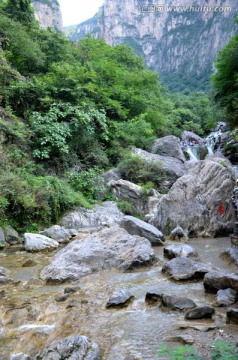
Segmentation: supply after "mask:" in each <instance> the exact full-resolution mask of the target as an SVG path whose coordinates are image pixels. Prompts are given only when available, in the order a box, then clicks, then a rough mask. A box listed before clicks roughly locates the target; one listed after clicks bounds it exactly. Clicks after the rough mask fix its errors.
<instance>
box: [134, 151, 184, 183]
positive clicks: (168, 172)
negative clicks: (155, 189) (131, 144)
mask: <svg viewBox="0 0 238 360" xmlns="http://www.w3.org/2000/svg"><path fill="white" fill-rule="evenodd" d="M132 153H133V154H136V155H139V156H140V157H141V158H142V159H143V160H144V161H146V162H149V163H157V164H160V165H161V167H162V169H163V171H164V172H165V182H164V187H167V188H169V187H171V185H172V184H173V183H174V182H175V181H176V180H177V179H178V178H180V177H181V176H183V175H184V174H185V173H186V172H187V168H186V166H185V164H184V163H183V161H181V160H179V159H176V158H175V157H171V156H161V155H158V154H151V153H149V152H147V151H145V150H141V149H137V148H135V149H133V150H132ZM151 181H153V178H152V179H151Z"/></svg>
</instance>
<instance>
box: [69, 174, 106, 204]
mask: <svg viewBox="0 0 238 360" xmlns="http://www.w3.org/2000/svg"><path fill="white" fill-rule="evenodd" d="M68 179H69V183H70V185H71V186H72V188H73V189H74V190H76V191H79V192H81V193H82V194H83V195H84V196H85V197H87V199H88V200H89V201H91V202H95V200H99V197H100V192H102V191H105V190H106V187H105V184H104V180H103V178H102V177H101V176H100V169H99V168H92V169H89V170H84V171H81V172H78V173H76V172H71V173H69V174H68Z"/></svg>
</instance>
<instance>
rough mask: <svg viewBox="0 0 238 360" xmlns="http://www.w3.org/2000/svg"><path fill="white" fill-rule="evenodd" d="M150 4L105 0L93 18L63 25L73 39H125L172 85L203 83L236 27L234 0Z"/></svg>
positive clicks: (139, 0)
mask: <svg viewBox="0 0 238 360" xmlns="http://www.w3.org/2000/svg"><path fill="white" fill-rule="evenodd" d="M159 4H160V7H161V6H163V7H164V9H165V8H166V7H171V6H175V5H176V6H177V7H178V6H183V7H184V6H188V7H190V6H191V5H193V3H192V2H191V0H177V1H175V0H167V1H166V4H165V0H161V1H160V2H159ZM153 6H154V5H153V4H152V2H151V1H150V0H145V1H143V0H130V1H128V0H120V1H119V0H105V4H104V5H103V6H102V7H101V8H100V10H99V12H98V13H97V14H96V15H95V16H94V17H93V18H91V19H89V20H87V21H85V22H83V23H81V24H79V25H77V26H74V27H71V28H66V29H65V31H66V33H67V35H68V36H69V38H70V39H71V40H73V41H77V40H78V39H81V38H84V37H85V36H86V34H91V35H92V36H93V37H95V38H102V37H103V38H105V40H106V42H107V43H109V44H111V45H117V44H121V43H127V44H129V45H130V46H131V47H133V48H134V50H135V51H136V52H137V53H138V54H139V55H140V56H142V57H143V58H144V59H145V62H146V63H147V65H148V66H149V67H150V68H151V69H152V70H154V71H158V72H159V73H160V74H161V77H162V79H166V82H167V84H168V85H170V86H171V88H172V89H173V88H174V90H176V86H177V85H176V84H177V83H178V82H180V84H183V87H184V88H185V87H186V86H187V87H189V88H192V87H195V88H199V87H201V88H206V86H207V84H208V83H209V76H210V75H211V73H212V72H213V62H214V60H215V58H216V56H217V53H218V51H219V50H220V49H222V48H223V47H224V46H225V45H226V44H227V43H228V41H229V39H230V38H231V36H232V35H233V34H235V32H236V31H237V25H235V22H234V20H235V15H236V14H237V13H238V1H237V0H200V1H199V7H202V6H206V7H210V6H212V7H215V6H216V7H217V10H218V11H201V10H200V11H164V12H158V11H156V10H155V11H153ZM194 6H196V4H195V5H194ZM221 8H223V9H225V8H227V11H221V10H222V9H221ZM141 9H144V10H145V11H141ZM146 10H147V11H146Z"/></svg>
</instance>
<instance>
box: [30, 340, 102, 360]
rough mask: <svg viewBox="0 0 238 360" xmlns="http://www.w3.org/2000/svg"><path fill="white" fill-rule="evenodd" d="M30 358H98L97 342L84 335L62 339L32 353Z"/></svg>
mask: <svg viewBox="0 0 238 360" xmlns="http://www.w3.org/2000/svg"><path fill="white" fill-rule="evenodd" d="M31 359H32V360H51V359H75V360H84V359H87V360H100V350H99V347H98V345H97V344H95V343H93V342H92V341H90V340H89V339H88V338H87V337H86V336H75V337H69V338H66V339H62V340H60V341H58V342H57V343H55V344H52V345H50V346H48V347H46V348H45V349H44V350H43V351H42V352H41V353H40V354H37V355H32V356H31Z"/></svg>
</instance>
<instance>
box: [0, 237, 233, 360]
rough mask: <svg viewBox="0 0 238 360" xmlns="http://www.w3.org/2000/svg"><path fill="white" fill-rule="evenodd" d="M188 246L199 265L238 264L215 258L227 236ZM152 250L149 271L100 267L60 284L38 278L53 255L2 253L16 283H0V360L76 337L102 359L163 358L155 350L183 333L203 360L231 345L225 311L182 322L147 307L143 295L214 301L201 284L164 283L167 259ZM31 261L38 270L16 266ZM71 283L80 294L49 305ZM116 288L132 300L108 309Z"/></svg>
mask: <svg viewBox="0 0 238 360" xmlns="http://www.w3.org/2000/svg"><path fill="white" fill-rule="evenodd" d="M170 243H175V242H171V241H167V242H166V245H168V244H170ZM189 244H190V245H191V246H193V247H194V248H195V249H196V250H197V252H198V253H199V256H200V260H201V261H202V262H204V263H206V264H211V265H212V266H213V267H215V268H219V269H223V270H226V271H229V272H233V273H238V268H237V266H235V265H234V264H233V263H231V262H229V260H228V259H227V258H225V257H222V256H221V253H222V252H223V251H224V250H225V249H226V248H227V247H228V246H229V245H230V239H229V238H217V239H191V240H190V241H189ZM154 251H155V253H156V256H157V257H158V259H159V261H158V263H157V264H156V265H155V266H153V267H150V268H143V269H140V270H137V271H133V272H126V273H122V272H120V271H117V270H106V271H102V272H99V273H95V274H92V275H89V276H86V277H84V278H82V279H80V280H79V281H78V282H75V283H71V284H65V283H64V284H61V285H46V284H45V283H44V282H42V281H41V280H40V279H39V274H40V271H41V269H42V268H43V267H44V266H46V265H47V264H48V263H49V261H50V259H51V257H52V255H53V254H52V253H50V254H49V253H47V254H43V253H40V254H30V253H27V252H24V251H21V249H17V248H14V249H11V250H9V251H7V252H6V251H5V252H4V253H3V252H2V253H0V266H3V267H5V268H7V269H8V270H9V271H10V275H11V277H12V278H13V279H14V280H15V282H16V283H15V284H9V285H2V286H0V348H1V351H0V359H1V360H7V359H10V354H13V353H26V354H31V353H34V352H37V351H40V350H41V349H42V348H44V347H45V346H46V345H48V344H51V343H52V342H55V341H57V340H59V339H62V338H64V337H67V336H71V335H78V334H80V335H86V336H88V337H89V338H90V339H92V340H93V341H95V342H96V343H97V344H98V345H99V346H100V348H101V350H102V359H105V360H126V359H127V360H129V359H133V360H135V359H138V360H139V359H143V360H156V359H162V358H161V357H160V356H159V355H158V354H159V348H160V346H161V345H162V344H163V345H164V344H167V345H169V346H172V345H175V344H177V343H178V341H176V340H175V339H173V341H169V340H171V337H175V336H179V335H189V336H190V337H191V339H193V340H194V345H195V346H196V347H197V348H198V351H199V352H200V353H201V354H202V355H203V357H204V359H205V360H206V359H209V356H208V352H209V348H210V347H211V343H212V342H213V341H214V340H225V341H226V340H228V341H231V342H234V343H236V342H237V341H238V338H237V334H238V331H237V330H238V326H236V325H227V324H226V310H225V308H216V314H215V316H214V318H213V319H212V320H203V321H186V320H184V313H182V312H177V311H164V310H162V309H161V308H159V307H158V306H157V305H153V306H152V305H151V306H149V305H148V304H146V303H145V295H146V293H147V292H158V293H163V294H166V295H176V296H181V297H188V298H190V299H192V300H193V301H194V302H195V303H196V304H197V305H207V304H213V302H214V299H215V295H214V294H206V293H205V291H204V288H203V283H202V281H199V282H174V281H171V280H169V279H168V278H167V277H166V275H164V274H162V272H161V267H162V265H163V264H164V263H165V262H166V261H168V260H166V259H165V258H164V257H163V247H155V248H154ZM4 254H6V255H7V256H4ZM29 259H31V260H34V261H36V262H37V265H36V266H34V267H30V268H29V267H22V265H23V264H24V263H25V262H26V260H29ZM71 286H79V287H80V289H79V291H78V292H76V293H75V294H72V295H70V297H69V298H68V299H66V300H65V301H61V302H59V301H56V300H55V297H56V296H57V295H61V294H63V293H64V289H65V288H66V287H71ZM118 289H129V290H130V292H131V294H132V295H134V297H135V299H134V301H132V302H131V303H130V304H129V305H128V307H126V308H120V309H106V308H105V305H106V303H107V301H108V299H109V296H110V294H111V293H112V292H113V291H115V290H118ZM1 322H2V329H1ZM183 324H186V325H199V326H202V325H204V326H209V327H210V328H211V330H210V331H208V332H204V331H201V329H202V330H204V329H203V328H201V327H200V328H199V330H195V329H192V328H189V327H188V328H186V327H185V329H181V328H180V326H181V325H183Z"/></svg>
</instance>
